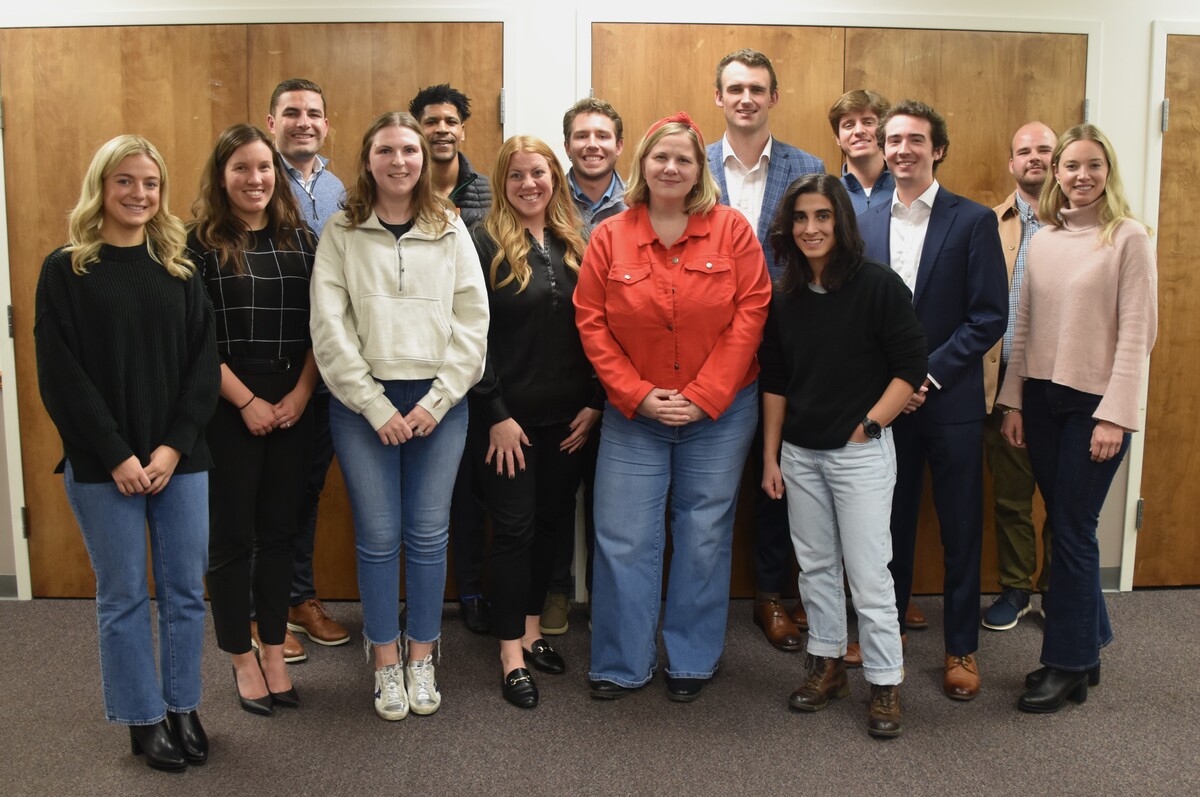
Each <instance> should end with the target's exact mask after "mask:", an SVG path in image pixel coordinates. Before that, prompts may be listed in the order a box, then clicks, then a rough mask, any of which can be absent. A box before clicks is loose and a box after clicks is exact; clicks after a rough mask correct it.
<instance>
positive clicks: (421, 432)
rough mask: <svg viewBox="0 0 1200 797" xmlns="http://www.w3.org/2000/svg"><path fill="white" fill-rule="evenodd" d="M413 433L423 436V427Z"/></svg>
mask: <svg viewBox="0 0 1200 797" xmlns="http://www.w3.org/2000/svg"><path fill="white" fill-rule="evenodd" d="M413 434H415V435H416V436H417V437H424V436H425V430H424V429H418V430H417V431H415V432H414V433H413Z"/></svg>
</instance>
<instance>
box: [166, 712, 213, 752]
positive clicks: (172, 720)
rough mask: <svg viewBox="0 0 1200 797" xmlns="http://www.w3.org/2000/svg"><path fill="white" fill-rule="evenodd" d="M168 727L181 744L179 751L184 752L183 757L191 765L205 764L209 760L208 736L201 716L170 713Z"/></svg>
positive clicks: (190, 713)
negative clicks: (201, 721)
mask: <svg viewBox="0 0 1200 797" xmlns="http://www.w3.org/2000/svg"><path fill="white" fill-rule="evenodd" d="M167 727H169V728H170V729H171V734H172V735H173V736H174V737H175V741H176V742H178V743H179V749H180V750H182V751H183V757H184V758H186V759H187V761H188V763H189V764H203V763H204V762H205V761H207V760H208V734H206V733H205V732H204V726H203V725H201V724H200V715H199V714H197V713H196V712H195V711H189V712H187V713H186V714H177V713H175V712H174V711H168V712H167Z"/></svg>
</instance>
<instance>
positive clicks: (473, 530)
mask: <svg viewBox="0 0 1200 797" xmlns="http://www.w3.org/2000/svg"><path fill="white" fill-rule="evenodd" d="M478 425H479V423H478V422H477V421H476V420H475V419H474V417H472V418H471V419H470V420H468V422H467V440H468V441H469V440H471V439H472V436H473V434H474V433H475V431H476V429H475V427H476V426H478ZM483 435H484V439H486V438H487V430H484V432H483ZM483 450H484V452H485V453H486V452H487V446H486V445H485V446H484V449H483ZM482 459H483V457H482V455H480V461H482ZM485 517H486V513H485V512H484V511H483V505H482V504H481V503H480V498H479V490H478V488H477V487H476V485H475V470H474V459H473V458H472V452H471V445H470V443H469V442H468V444H467V447H466V449H465V450H464V452H463V457H462V461H461V462H459V465H458V476H457V477H456V478H455V480H454V492H453V494H452V495H451V498H450V547H451V548H452V549H453V550H454V583H455V585H456V586H457V588H458V597H459V598H460V599H461V598H466V597H472V596H475V595H482V594H483V561H484V553H485V552H486V550H487V533H486V529H485V528H484V525H483V521H484V518H485Z"/></svg>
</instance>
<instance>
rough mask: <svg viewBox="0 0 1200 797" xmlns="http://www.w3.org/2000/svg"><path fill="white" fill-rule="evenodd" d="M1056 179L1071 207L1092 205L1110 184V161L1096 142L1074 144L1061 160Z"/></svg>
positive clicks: (1076, 142) (1068, 148) (1065, 151)
mask: <svg viewBox="0 0 1200 797" xmlns="http://www.w3.org/2000/svg"><path fill="white" fill-rule="evenodd" d="M1054 178H1055V179H1056V180H1058V184H1059V186H1061V188H1062V192H1063V196H1065V197H1066V198H1067V202H1068V203H1069V204H1070V206H1071V207H1073V208H1077V207H1081V206H1083V205H1090V204H1091V203H1093V202H1095V201H1096V200H1097V199H1099V198H1100V195H1101V194H1103V193H1104V186H1106V185H1107V184H1108V158H1106V157H1105V156H1104V148H1103V147H1101V146H1100V145H1099V144H1098V143H1096V142H1095V141H1074V142H1072V143H1070V144H1068V145H1067V146H1066V147H1065V148H1064V149H1063V151H1062V154H1061V155H1059V157H1058V164H1057V165H1056V166H1055V167H1054Z"/></svg>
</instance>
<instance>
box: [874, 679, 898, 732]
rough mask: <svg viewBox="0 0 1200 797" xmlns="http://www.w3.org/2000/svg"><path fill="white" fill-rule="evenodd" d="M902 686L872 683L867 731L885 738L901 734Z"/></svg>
mask: <svg viewBox="0 0 1200 797" xmlns="http://www.w3.org/2000/svg"><path fill="white" fill-rule="evenodd" d="M901 730H903V728H902V727H901V725H900V687H899V686H879V685H877V684H871V710H870V712H869V713H868V714H867V733H869V734H871V735H872V736H877V737H880V738H883V739H890V738H892V737H893V736H899V735H900V731H901Z"/></svg>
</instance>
